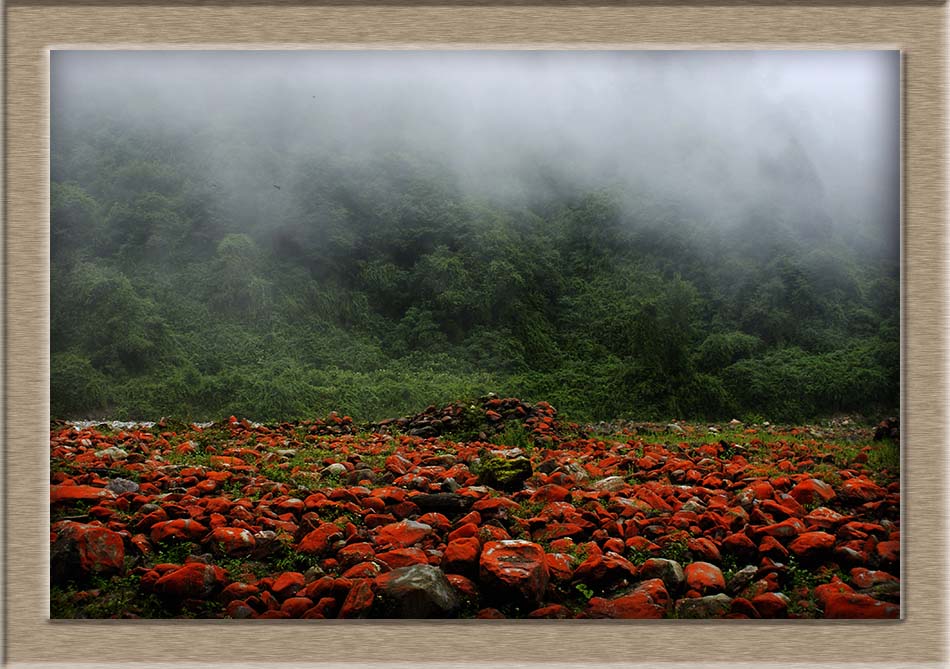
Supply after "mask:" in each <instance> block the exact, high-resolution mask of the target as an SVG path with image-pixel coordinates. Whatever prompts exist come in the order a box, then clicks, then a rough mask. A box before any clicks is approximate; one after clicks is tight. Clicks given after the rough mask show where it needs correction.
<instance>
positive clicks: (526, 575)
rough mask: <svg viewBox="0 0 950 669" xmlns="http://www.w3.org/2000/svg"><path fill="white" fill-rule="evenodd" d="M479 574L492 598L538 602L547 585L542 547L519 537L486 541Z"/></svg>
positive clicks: (546, 567) (546, 571)
mask: <svg viewBox="0 0 950 669" xmlns="http://www.w3.org/2000/svg"><path fill="white" fill-rule="evenodd" d="M479 567H480V568H479V574H480V578H481V581H482V583H483V584H484V587H485V588H486V589H487V591H488V593H490V594H491V596H492V597H494V598H496V599H498V600H501V601H520V602H530V603H535V604H540V603H541V600H542V598H543V596H544V591H545V588H547V585H548V566H547V562H546V561H545V559H544V549H543V548H541V546H539V545H538V544H535V543H531V542H530V541H524V540H521V539H507V540H503V541H489V542H488V543H486V544H485V546H484V547H483V549H482V555H481V561H480V565H479Z"/></svg>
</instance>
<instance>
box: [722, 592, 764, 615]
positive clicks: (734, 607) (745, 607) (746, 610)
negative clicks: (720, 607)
mask: <svg viewBox="0 0 950 669" xmlns="http://www.w3.org/2000/svg"><path fill="white" fill-rule="evenodd" d="M729 611H730V612H732V613H735V614H741V615H743V616H745V617H746V618H752V619H758V618H761V616H760V615H759V611H758V609H756V608H755V607H754V606H753V605H752V602H750V601H749V600H748V599H746V598H744V597H736V598H735V599H733V600H732V603H731V604H730V605H729Z"/></svg>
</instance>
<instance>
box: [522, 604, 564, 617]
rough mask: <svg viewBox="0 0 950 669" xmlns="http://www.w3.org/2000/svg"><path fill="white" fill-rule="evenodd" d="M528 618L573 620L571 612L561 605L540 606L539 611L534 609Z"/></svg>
mask: <svg viewBox="0 0 950 669" xmlns="http://www.w3.org/2000/svg"><path fill="white" fill-rule="evenodd" d="M528 617H529V618H542V619H548V620H551V619H556V620H563V619H565V618H573V617H574V616H573V614H572V613H571V610H570V609H569V608H567V607H566V606H564V605H563V604H549V605H548V606H542V607H541V608H540V609H535V610H534V611H532V612H531V613H529V614H528Z"/></svg>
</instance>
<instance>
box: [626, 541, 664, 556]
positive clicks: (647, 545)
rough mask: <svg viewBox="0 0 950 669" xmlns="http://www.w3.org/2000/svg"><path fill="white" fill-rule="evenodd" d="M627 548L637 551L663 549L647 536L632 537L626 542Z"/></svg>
mask: <svg viewBox="0 0 950 669" xmlns="http://www.w3.org/2000/svg"><path fill="white" fill-rule="evenodd" d="M624 545H626V547H627V548H630V549H632V550H635V551H645V552H647V553H658V552H659V551H660V550H662V549H661V548H660V547H659V546H658V545H657V544H655V543H653V542H652V541H650V540H649V539H647V538H646V537H630V538H629V539H627V540H626V541H625V542H624Z"/></svg>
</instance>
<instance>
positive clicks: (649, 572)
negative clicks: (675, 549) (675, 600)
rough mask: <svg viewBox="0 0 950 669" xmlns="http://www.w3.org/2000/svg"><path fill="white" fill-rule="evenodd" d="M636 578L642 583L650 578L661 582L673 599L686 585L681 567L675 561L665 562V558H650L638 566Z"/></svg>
mask: <svg viewBox="0 0 950 669" xmlns="http://www.w3.org/2000/svg"><path fill="white" fill-rule="evenodd" d="M637 577H638V578H640V579H642V580H644V581H646V580H647V579H651V578H658V579H660V580H662V581H663V585H665V586H666V590H667V592H669V593H670V594H671V595H673V596H674V597H675V596H676V595H677V594H678V593H679V592H681V591H682V590H683V587H684V586H685V585H686V574H685V572H684V571H683V567H682V566H681V565H680V563H679V562H677V561H676V560H667V559H666V558H650V559H649V560H647V561H646V562H644V563H643V564H642V565H640V569H639V571H638V572H637Z"/></svg>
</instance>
